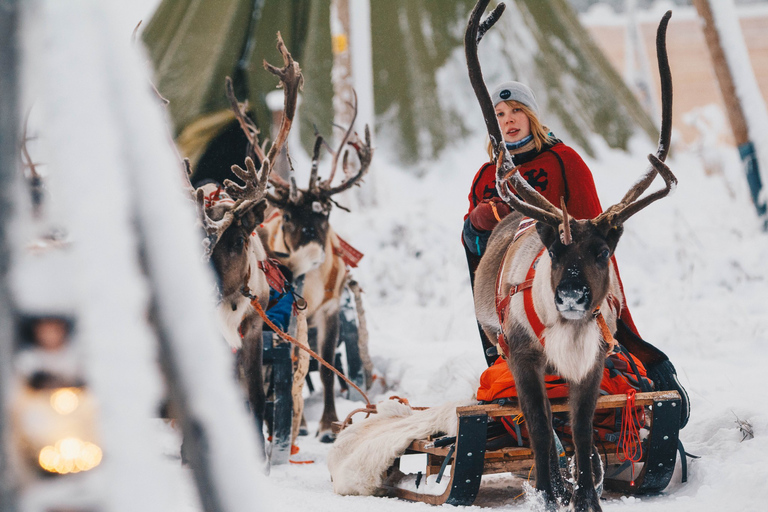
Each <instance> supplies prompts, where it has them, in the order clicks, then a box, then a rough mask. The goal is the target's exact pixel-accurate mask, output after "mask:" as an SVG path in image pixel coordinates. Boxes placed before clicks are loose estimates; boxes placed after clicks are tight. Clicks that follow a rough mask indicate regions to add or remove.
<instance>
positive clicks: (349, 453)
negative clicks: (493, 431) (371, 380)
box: [328, 400, 476, 495]
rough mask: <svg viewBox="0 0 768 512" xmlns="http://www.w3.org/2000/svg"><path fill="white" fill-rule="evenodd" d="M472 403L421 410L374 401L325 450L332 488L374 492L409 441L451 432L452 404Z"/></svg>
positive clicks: (453, 423)
mask: <svg viewBox="0 0 768 512" xmlns="http://www.w3.org/2000/svg"><path fill="white" fill-rule="evenodd" d="M474 403H476V402H474V401H473V402H467V401H465V402H462V403H448V404H444V405H441V406H439V407H432V408H429V409H426V410H421V411H415V410H413V409H411V408H410V407H409V406H407V405H404V404H401V403H400V402H398V401H396V400H385V401H383V402H380V403H378V404H377V405H376V410H377V411H378V412H377V413H376V414H372V415H371V416H370V417H368V418H366V419H363V420H358V421H357V423H353V424H352V425H350V426H348V427H347V428H345V429H344V430H342V431H341V432H340V433H339V435H338V436H337V437H336V441H335V442H334V443H333V447H332V448H331V451H330V452H329V453H328V470H329V471H330V473H331V481H332V482H333V490H334V492H336V493H337V494H345V495H372V494H374V493H375V491H376V489H377V488H378V487H380V486H381V484H382V481H383V480H384V474H385V472H386V470H387V468H389V467H390V466H391V465H392V463H393V462H394V461H395V459H396V458H398V457H400V456H401V455H402V454H403V453H405V449H406V448H407V447H408V445H410V444H411V441H413V440H415V439H424V438H426V437H427V436H429V435H433V434H437V433H438V432H444V433H445V434H447V435H450V436H455V435H456V428H457V417H456V407H460V406H462V405H469V404H474Z"/></svg>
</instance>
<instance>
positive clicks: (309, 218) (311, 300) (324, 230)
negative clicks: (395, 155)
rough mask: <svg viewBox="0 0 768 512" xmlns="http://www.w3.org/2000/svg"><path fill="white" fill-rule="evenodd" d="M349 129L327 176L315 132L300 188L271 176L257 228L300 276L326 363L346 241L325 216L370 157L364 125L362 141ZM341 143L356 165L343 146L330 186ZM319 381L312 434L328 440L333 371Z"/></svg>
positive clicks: (335, 327)
mask: <svg viewBox="0 0 768 512" xmlns="http://www.w3.org/2000/svg"><path fill="white" fill-rule="evenodd" d="M356 113H357V108H356V105H355V114H356ZM352 123H354V119H353V121H352ZM351 132H352V124H350V127H349V129H348V130H347V131H346V133H345V135H344V137H343V139H342V141H341V143H340V145H339V148H338V150H337V151H336V152H335V153H334V154H333V162H332V165H331V173H330V176H329V177H328V179H327V180H325V181H319V180H318V162H319V160H320V151H321V149H322V147H323V144H324V143H323V138H322V136H320V135H317V137H316V139H315V145H314V150H313V156H312V170H311V174H310V178H309V184H308V186H307V188H306V189H299V188H298V187H297V186H296V182H295V180H294V179H291V183H290V184H288V183H286V182H284V181H283V180H280V179H278V178H276V177H273V178H272V184H273V186H274V188H275V190H274V194H269V195H268V199H269V201H270V203H272V204H273V205H275V206H276V208H277V209H276V210H275V211H273V212H272V213H270V214H268V220H267V221H266V222H265V223H264V224H263V227H262V228H261V229H260V235H261V236H262V240H263V242H264V244H265V245H266V246H267V247H269V249H270V251H271V253H272V254H273V255H274V256H275V257H276V258H277V259H278V260H279V261H280V262H281V263H282V264H284V265H285V266H287V267H288V268H289V269H290V270H291V272H292V273H293V275H294V277H299V276H302V275H303V276H304V288H303V295H304V299H305V300H306V302H307V312H306V313H307V323H308V325H309V326H310V327H315V328H316V329H317V338H318V340H319V341H320V350H319V352H320V355H321V356H322V357H323V359H325V360H326V361H329V362H331V363H333V359H334V353H335V351H336V345H337V342H338V339H339V308H340V303H339V300H340V298H341V292H342V289H343V286H344V282H345V277H346V266H345V260H344V259H343V258H342V256H341V253H342V249H343V248H344V247H346V244H345V243H344V242H343V241H341V240H340V239H339V237H338V235H336V233H335V232H334V231H333V228H332V227H331V225H330V223H329V220H328V218H329V215H330V213H331V209H332V206H333V205H334V204H336V206H338V207H339V208H342V209H344V210H346V208H344V207H342V206H340V205H339V204H338V203H336V202H335V201H334V200H333V196H334V195H335V194H338V193H339V192H343V191H344V190H348V189H349V188H351V187H352V186H353V185H356V184H358V183H359V182H360V180H361V179H362V178H363V176H364V175H365V173H366V172H367V170H368V168H369V166H370V163H371V158H372V156H373V150H372V148H371V134H370V131H369V129H368V127H367V126H366V127H365V141H360V140H359V138H358V137H357V135H356V134H355V135H352V134H351ZM346 145H350V146H352V147H353V148H354V150H355V152H356V154H357V160H358V162H359V168H358V169H357V170H356V171H352V170H351V169H350V168H349V165H348V162H349V151H344V156H343V160H342V169H343V172H344V175H345V179H344V180H343V182H342V183H341V184H339V185H337V186H331V182H332V181H333V178H334V174H335V171H336V167H337V164H338V156H339V155H340V154H341V153H342V150H343V149H344V147H345V146H346ZM347 211H349V210H347ZM320 380H321V381H322V383H323V402H324V407H323V414H322V417H321V419H320V425H319V429H318V434H317V435H318V436H319V437H320V440H321V441H322V442H325V443H330V442H333V441H334V439H335V434H333V433H332V431H331V425H332V423H333V422H334V421H338V417H337V415H336V405H335V402H334V391H333V386H334V376H333V373H332V372H331V371H330V370H329V369H327V368H325V367H321V368H320Z"/></svg>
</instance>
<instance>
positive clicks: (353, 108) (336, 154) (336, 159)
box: [326, 89, 357, 186]
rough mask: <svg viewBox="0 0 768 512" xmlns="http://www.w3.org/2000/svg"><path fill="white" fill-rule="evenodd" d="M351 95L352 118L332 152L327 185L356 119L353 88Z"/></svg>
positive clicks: (334, 172)
mask: <svg viewBox="0 0 768 512" xmlns="http://www.w3.org/2000/svg"><path fill="white" fill-rule="evenodd" d="M352 96H353V97H354V99H355V102H354V103H353V104H352V120H351V121H350V122H349V127H348V128H347V129H346V131H345V132H344V137H342V138H341V142H339V149H337V150H336V152H335V153H334V154H333V162H332V163H331V175H330V176H328V179H327V180H326V183H327V184H328V186H330V184H331V183H333V178H334V177H335V176H336V167H337V165H338V163H339V154H340V153H341V152H342V150H343V149H344V145H345V144H346V143H347V141H348V140H349V136H350V135H352V129H353V128H354V126H355V121H356V120H357V91H355V90H354V89H352ZM344 154H345V155H346V154H347V153H346V152H344Z"/></svg>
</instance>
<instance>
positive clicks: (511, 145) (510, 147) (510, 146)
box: [504, 135, 533, 151]
mask: <svg viewBox="0 0 768 512" xmlns="http://www.w3.org/2000/svg"><path fill="white" fill-rule="evenodd" d="M532 140H533V135H529V136H527V137H526V138H524V139H521V140H519V141H517V142H505V143H504V144H506V146H507V150H509V151H514V150H516V149H520V148H521V147H523V146H525V145H526V144H528V143H529V142H531V141H532Z"/></svg>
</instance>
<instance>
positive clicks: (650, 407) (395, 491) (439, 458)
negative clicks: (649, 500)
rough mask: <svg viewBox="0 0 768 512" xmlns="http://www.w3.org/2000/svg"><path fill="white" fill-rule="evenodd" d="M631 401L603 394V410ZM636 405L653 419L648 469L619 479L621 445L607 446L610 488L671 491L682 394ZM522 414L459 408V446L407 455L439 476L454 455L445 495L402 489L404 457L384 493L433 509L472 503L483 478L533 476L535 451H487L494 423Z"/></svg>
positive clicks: (557, 407) (642, 399) (640, 399)
mask: <svg viewBox="0 0 768 512" xmlns="http://www.w3.org/2000/svg"><path fill="white" fill-rule="evenodd" d="M626 401H627V395H609V396H603V397H600V399H599V400H598V402H597V410H604V409H616V408H621V407H624V406H625V404H626ZM635 403H636V404H637V405H638V406H644V407H645V409H646V414H647V415H649V416H650V418H651V423H650V433H649V435H648V437H647V438H646V439H645V440H644V441H643V459H642V460H641V461H640V463H642V468H641V469H639V471H638V472H637V474H636V478H635V480H634V485H630V482H629V481H625V480H619V479H616V478H614V474H615V473H617V470H619V469H620V468H621V462H620V461H619V460H618V458H617V456H616V454H615V452H616V445H614V444H608V443H606V445H605V449H606V450H607V451H610V452H613V453H612V454H611V453H606V454H605V457H606V459H607V467H606V468H605V475H606V476H605V479H604V486H605V488H606V489H609V490H613V491H618V492H622V493H626V494H654V493H659V492H661V491H662V490H664V488H666V487H667V485H668V484H669V481H670V480H671V478H672V473H673V471H674V469H675V460H676V457H677V443H678V434H679V431H680V414H681V410H682V407H681V399H680V395H679V393H678V392H677V391H656V392H650V393H638V394H637V395H636V396H635ZM567 411H568V403H567V401H565V400H552V412H567ZM520 413H521V411H520V408H519V407H518V406H517V405H495V404H490V405H476V406H467V407H459V408H457V409H456V415H457V421H458V433H457V436H456V441H455V445H453V446H441V447H434V446H433V444H432V440H430V439H418V440H416V441H413V442H412V443H411V445H410V446H409V447H408V449H407V450H406V452H405V455H408V454H420V453H423V454H426V455H427V469H426V476H430V475H436V474H438V473H439V472H440V471H441V468H442V466H444V465H445V460H446V458H449V459H450V458H451V457H452V460H449V461H448V464H450V465H451V473H450V477H449V478H450V481H449V482H448V486H447V488H446V490H445V492H443V494H441V495H432V494H422V493H419V492H416V491H411V490H407V489H402V488H398V487H396V483H397V481H399V480H400V479H401V478H402V477H403V476H404V474H403V473H402V472H401V471H400V459H397V460H395V462H394V464H393V465H392V466H391V467H390V468H389V469H388V470H387V475H388V476H387V478H386V479H385V483H384V484H383V485H382V487H381V488H379V492H378V494H380V495H385V496H390V497H397V498H402V499H405V500H409V501H421V502H424V503H429V504H432V505H442V504H443V503H448V504H450V505H471V504H472V503H473V502H474V501H475V498H476V497H477V493H478V491H479V490H480V480H481V478H482V476H483V475H489V474H496V473H507V472H509V473H519V472H525V473H527V472H528V471H529V470H530V468H531V466H532V465H533V452H532V450H531V449H530V448H528V447H511V448H502V449H499V450H486V435H487V427H488V421H489V420H490V419H491V418H498V417H501V416H513V417H514V416H517V415H518V414H520ZM601 448H603V447H602V446H601ZM601 451H603V450H601ZM451 452H453V453H451ZM569 455H572V454H571V453H569ZM618 472H620V471H618Z"/></svg>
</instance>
